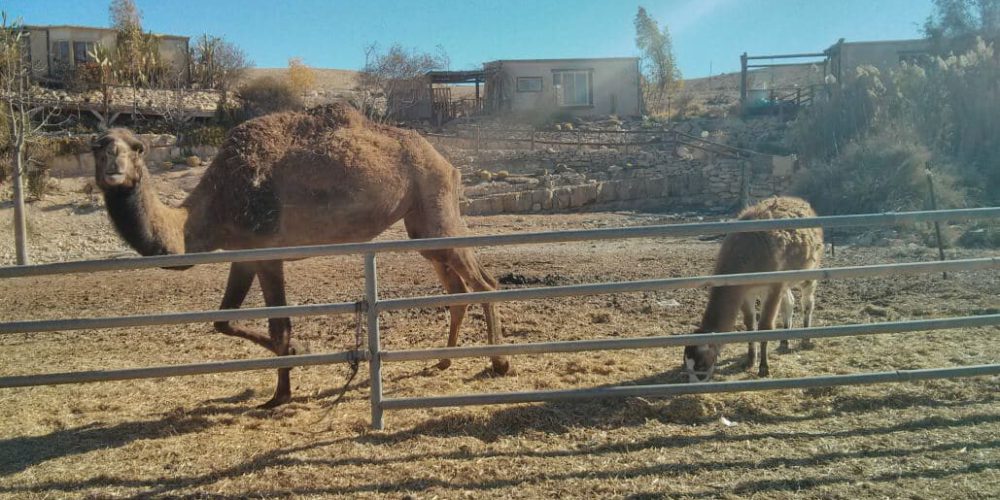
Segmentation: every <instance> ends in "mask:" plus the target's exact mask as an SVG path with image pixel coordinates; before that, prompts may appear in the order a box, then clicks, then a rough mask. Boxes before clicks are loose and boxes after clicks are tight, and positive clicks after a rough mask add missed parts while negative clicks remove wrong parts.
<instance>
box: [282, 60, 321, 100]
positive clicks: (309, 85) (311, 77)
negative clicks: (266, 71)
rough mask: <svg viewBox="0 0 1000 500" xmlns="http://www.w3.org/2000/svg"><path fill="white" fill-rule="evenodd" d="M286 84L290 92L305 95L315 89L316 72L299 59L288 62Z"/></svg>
mask: <svg viewBox="0 0 1000 500" xmlns="http://www.w3.org/2000/svg"><path fill="white" fill-rule="evenodd" d="M288 82H289V85H291V86H292V90H294V91H296V92H298V93H299V94H305V93H306V92H309V91H310V90H312V89H313V88H315V87H316V71H314V70H313V69H312V68H311V67H309V66H308V65H306V63H304V62H302V58H301V57H293V58H291V59H289V60H288Z"/></svg>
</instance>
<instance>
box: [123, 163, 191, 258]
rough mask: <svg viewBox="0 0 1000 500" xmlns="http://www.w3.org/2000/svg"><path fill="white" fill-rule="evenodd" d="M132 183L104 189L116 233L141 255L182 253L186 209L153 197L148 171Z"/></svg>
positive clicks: (154, 193) (154, 194)
mask: <svg viewBox="0 0 1000 500" xmlns="http://www.w3.org/2000/svg"><path fill="white" fill-rule="evenodd" d="M143 174H144V175H143V176H142V179H141V180H140V181H139V183H137V184H136V185H135V186H133V187H129V188H124V187H123V188H112V189H108V190H106V191H105V192H104V202H105V204H106V205H107V207H108V214H109V215H110V216H111V222H112V223H113V224H114V226H115V229H116V230H117V231H118V234H119V235H121V237H122V238H123V239H124V240H125V241H126V242H128V244H129V245H130V246H131V247H132V248H134V249H135V250H136V251H137V252H139V253H140V254H142V255H166V254H179V253H184V247H185V245H184V226H185V223H186V221H187V210H186V209H183V208H171V207H169V206H167V205H166V204H164V203H163V202H162V201H160V199H159V197H157V195H156V192H155V190H154V189H153V186H152V183H151V182H150V180H149V173H148V172H143Z"/></svg>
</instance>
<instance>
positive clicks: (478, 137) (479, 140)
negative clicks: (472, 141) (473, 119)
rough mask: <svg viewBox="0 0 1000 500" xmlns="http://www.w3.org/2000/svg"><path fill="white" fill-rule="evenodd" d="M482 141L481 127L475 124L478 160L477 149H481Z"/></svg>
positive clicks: (477, 150)
mask: <svg viewBox="0 0 1000 500" xmlns="http://www.w3.org/2000/svg"><path fill="white" fill-rule="evenodd" d="M482 141H483V127H482V125H480V124H478V123H477V124H476V159H477V160H478V159H479V148H480V147H482V145H481V143H482Z"/></svg>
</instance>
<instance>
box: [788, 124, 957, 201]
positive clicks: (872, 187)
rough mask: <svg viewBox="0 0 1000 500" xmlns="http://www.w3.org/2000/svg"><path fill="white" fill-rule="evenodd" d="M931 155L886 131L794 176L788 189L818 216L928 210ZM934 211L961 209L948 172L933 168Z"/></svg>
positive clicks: (902, 135) (915, 143) (899, 134)
mask: <svg viewBox="0 0 1000 500" xmlns="http://www.w3.org/2000/svg"><path fill="white" fill-rule="evenodd" d="M932 158H933V155H932V153H931V152H930V151H929V150H928V149H927V148H926V147H925V146H923V145H922V144H921V143H920V142H919V141H917V140H916V139H915V138H914V137H913V135H912V134H910V133H905V132H895V131H885V132H880V133H879V134H877V135H874V136H872V137H869V138H866V139H864V140H861V141H857V142H852V143H851V144H849V145H848V146H847V147H845V149H844V151H843V153H842V154H841V155H840V156H838V157H837V158H835V159H833V160H831V161H829V162H822V163H816V164H813V166H812V167H810V168H809V169H807V170H804V171H802V172H800V173H799V175H798V177H797V179H796V184H795V187H794V188H793V190H794V191H795V192H797V193H798V194H800V195H801V196H803V197H804V198H806V199H808V200H809V201H810V203H812V204H813V206H814V207H816V211H817V212H819V213H820V214H822V215H836V214H850V213H870V212H883V211H899V210H919V209H924V208H927V207H928V205H929V201H928V200H929V187H928V182H927V173H928V171H929V168H930V166H931V165H939V163H938V162H932ZM934 174H935V175H934V178H935V186H934V188H935V194H936V195H937V203H938V206H939V207H960V206H964V205H965V201H964V196H963V193H962V192H961V191H960V190H959V189H958V188H956V187H955V185H954V181H953V180H952V178H951V176H949V175H948V172H947V169H940V168H938V169H935V172H934Z"/></svg>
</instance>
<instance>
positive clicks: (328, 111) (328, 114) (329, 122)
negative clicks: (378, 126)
mask: <svg viewBox="0 0 1000 500" xmlns="http://www.w3.org/2000/svg"><path fill="white" fill-rule="evenodd" d="M306 113H307V114H308V115H309V116H312V117H314V118H316V119H318V120H319V121H320V122H322V123H323V124H324V125H326V126H329V127H334V128H339V127H348V128H353V127H357V126H360V125H362V124H364V123H365V117H364V116H363V115H362V114H361V112H360V111H358V110H357V109H356V108H354V106H351V105H350V104H347V103H344V102H335V103H332V104H324V105H322V106H316V107H314V108H311V109H309V110H308V111H306Z"/></svg>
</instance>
